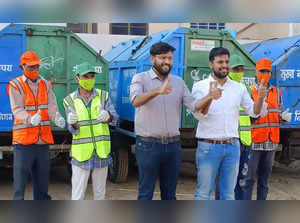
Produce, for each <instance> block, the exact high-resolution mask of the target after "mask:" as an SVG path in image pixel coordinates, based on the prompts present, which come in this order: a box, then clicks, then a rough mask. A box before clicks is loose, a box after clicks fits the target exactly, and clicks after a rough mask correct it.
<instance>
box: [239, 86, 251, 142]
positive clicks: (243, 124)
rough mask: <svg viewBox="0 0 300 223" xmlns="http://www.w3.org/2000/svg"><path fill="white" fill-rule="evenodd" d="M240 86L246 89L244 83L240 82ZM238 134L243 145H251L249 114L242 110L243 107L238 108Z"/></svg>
mask: <svg viewBox="0 0 300 223" xmlns="http://www.w3.org/2000/svg"><path fill="white" fill-rule="evenodd" d="M241 85H242V87H243V88H244V89H246V90H247V87H246V85H244V84H243V83H241ZM239 134H240V140H241V143H242V144H243V145H245V146H250V145H251V142H252V141H251V120H250V117H249V115H248V114H247V113H246V112H245V111H244V109H243V108H240V117H239Z"/></svg>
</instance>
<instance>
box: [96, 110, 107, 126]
mask: <svg viewBox="0 0 300 223" xmlns="http://www.w3.org/2000/svg"><path fill="white" fill-rule="evenodd" d="M109 118H110V114H109V113H108V111H106V110H104V109H102V110H101V111H100V113H99V116H98V120H99V121H100V122H102V123H105V122H107V121H108V120H109Z"/></svg>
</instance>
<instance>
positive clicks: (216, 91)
mask: <svg viewBox="0 0 300 223" xmlns="http://www.w3.org/2000/svg"><path fill="white" fill-rule="evenodd" d="M217 86H218V82H216V81H212V82H210V83H209V92H208V94H209V96H211V97H212V99H214V100H218V99H219V98H220V97H222V91H223V90H221V89H220V88H217Z"/></svg>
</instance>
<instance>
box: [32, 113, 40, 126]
mask: <svg viewBox="0 0 300 223" xmlns="http://www.w3.org/2000/svg"><path fill="white" fill-rule="evenodd" d="M40 122H41V110H39V111H38V112H37V113H35V115H33V116H32V117H31V119H30V123H31V125H33V126H38V125H39V124H40Z"/></svg>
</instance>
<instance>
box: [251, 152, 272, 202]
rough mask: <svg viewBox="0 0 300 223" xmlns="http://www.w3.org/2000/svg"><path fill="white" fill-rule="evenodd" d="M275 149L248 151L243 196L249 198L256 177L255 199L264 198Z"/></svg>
mask: <svg viewBox="0 0 300 223" xmlns="http://www.w3.org/2000/svg"><path fill="white" fill-rule="evenodd" d="M274 155H275V151H255V150H252V151H251V153H250V160H249V172H248V176H247V179H246V185H245V198H246V199H247V200H251V198H252V190H253V185H254V183H255V180H256V177H257V178H258V181H257V200H266V199H267V195H268V191H269V187H268V180H269V176H270V174H271V172H272V165H273V159H274Z"/></svg>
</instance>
